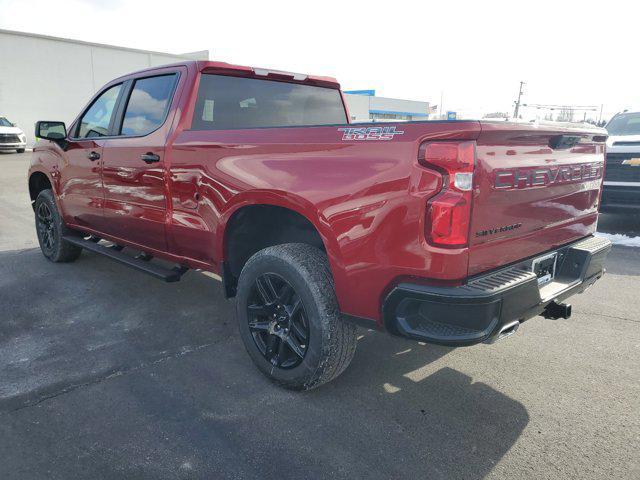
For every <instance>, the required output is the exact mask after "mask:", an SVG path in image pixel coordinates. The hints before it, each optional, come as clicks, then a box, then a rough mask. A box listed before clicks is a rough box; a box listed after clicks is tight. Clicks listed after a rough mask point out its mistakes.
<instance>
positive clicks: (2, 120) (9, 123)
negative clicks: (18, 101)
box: [0, 117, 13, 127]
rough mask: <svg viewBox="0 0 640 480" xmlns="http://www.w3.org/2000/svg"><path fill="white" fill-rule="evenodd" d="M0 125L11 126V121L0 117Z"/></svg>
mask: <svg viewBox="0 0 640 480" xmlns="http://www.w3.org/2000/svg"><path fill="white" fill-rule="evenodd" d="M0 127H13V125H11V122H10V121H9V120H7V119H6V118H4V117H0Z"/></svg>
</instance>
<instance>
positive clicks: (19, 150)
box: [16, 148, 24, 153]
mask: <svg viewBox="0 0 640 480" xmlns="http://www.w3.org/2000/svg"><path fill="white" fill-rule="evenodd" d="M16 153H24V148H18V149H17V150H16Z"/></svg>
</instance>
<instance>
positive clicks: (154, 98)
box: [120, 73, 178, 136]
mask: <svg viewBox="0 0 640 480" xmlns="http://www.w3.org/2000/svg"><path fill="white" fill-rule="evenodd" d="M177 78H178V75H177V74H175V73H174V74H171V75H161V76H157V77H149V78H140V79H138V80H136V81H135V83H134V84H133V89H132V90H131V95H130V96H129V101H128V102H127V107H126V110H125V112H124V118H123V120H122V128H121V130H120V133H121V135H127V136H140V135H146V134H148V133H151V132H153V131H154V130H156V129H157V128H158V127H160V125H162V124H163V123H164V120H165V118H166V116H167V111H168V110H169V104H170V103H171V97H172V95H173V91H174V88H175V85H176V80H177Z"/></svg>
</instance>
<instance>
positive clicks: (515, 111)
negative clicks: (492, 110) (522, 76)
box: [513, 82, 525, 119]
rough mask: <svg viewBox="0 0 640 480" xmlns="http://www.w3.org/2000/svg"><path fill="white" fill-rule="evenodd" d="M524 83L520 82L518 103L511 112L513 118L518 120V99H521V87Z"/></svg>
mask: <svg viewBox="0 0 640 480" xmlns="http://www.w3.org/2000/svg"><path fill="white" fill-rule="evenodd" d="M524 84H525V83H524V82H520V90H518V101H517V102H516V108H515V109H514V110H513V118H516V119H517V118H518V111H519V110H520V99H521V98H522V93H523V92H522V87H523V86H524Z"/></svg>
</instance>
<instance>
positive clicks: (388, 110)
mask: <svg viewBox="0 0 640 480" xmlns="http://www.w3.org/2000/svg"><path fill="white" fill-rule="evenodd" d="M362 92H366V93H356V94H353V93H345V94H344V96H345V100H346V102H347V106H348V107H349V116H350V117H351V121H352V122H372V121H376V122H394V121H411V120H426V119H427V118H428V117H429V116H428V112H429V103H428V102H418V101H415V100H402V99H399V98H386V97H376V96H375V95H373V94H371V93H368V92H373V90H362Z"/></svg>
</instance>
